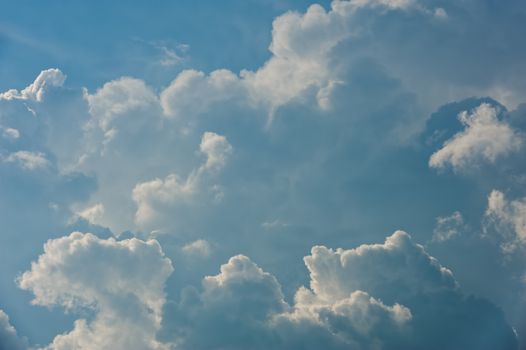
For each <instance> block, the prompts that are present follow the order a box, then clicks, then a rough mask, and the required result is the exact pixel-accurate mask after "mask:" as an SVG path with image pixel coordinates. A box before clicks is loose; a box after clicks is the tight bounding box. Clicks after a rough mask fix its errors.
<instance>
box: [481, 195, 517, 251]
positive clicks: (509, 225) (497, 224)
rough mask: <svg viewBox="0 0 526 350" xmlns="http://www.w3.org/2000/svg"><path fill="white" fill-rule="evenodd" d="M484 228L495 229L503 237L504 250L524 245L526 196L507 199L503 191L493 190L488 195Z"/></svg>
mask: <svg viewBox="0 0 526 350" xmlns="http://www.w3.org/2000/svg"><path fill="white" fill-rule="evenodd" d="M485 217H486V222H485V229H486V231H488V230H489V229H490V228H491V227H493V228H495V229H496V232H497V234H498V235H500V236H501V237H502V239H503V242H502V244H501V247H502V249H503V250H504V251H505V252H511V251H514V250H515V249H517V248H519V247H521V246H525V245H526V197H524V198H519V199H516V200H511V201H510V200H508V199H506V196H505V195H504V193H502V192H500V191H497V190H493V191H491V193H490V195H489V197H488V207H487V209H486V214H485Z"/></svg>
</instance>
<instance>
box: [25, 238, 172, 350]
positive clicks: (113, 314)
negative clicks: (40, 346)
mask: <svg viewBox="0 0 526 350" xmlns="http://www.w3.org/2000/svg"><path fill="white" fill-rule="evenodd" d="M172 271H173V268H172V265H171V262H170V260H169V259H168V258H166V257H165V256H164V254H163V252H162V250H161V247H160V246H159V244H158V243H157V241H155V240H150V241H141V240H138V239H129V240H123V241H116V240H115V239H111V238H110V239H100V238H98V237H96V236H94V235H92V234H90V233H87V234H83V233H80V232H74V233H72V234H70V235H69V236H65V237H62V238H57V239H52V240H49V241H48V242H47V243H46V244H45V245H44V253H43V254H42V255H41V256H40V257H39V258H38V260H37V261H36V262H33V263H32V265H31V269H30V270H29V271H26V272H24V273H23V274H22V275H21V276H20V277H19V279H18V283H19V286H20V287H21V288H22V289H25V290H29V291H31V292H33V294H34V295H35V298H34V299H33V301H32V303H33V304H35V305H42V306H53V305H60V306H63V307H64V308H66V309H67V310H70V311H73V312H75V311H78V310H79V309H88V310H93V311H94V312H95V317H94V318H93V319H92V320H90V321H88V320H85V319H79V320H77V321H76V322H75V326H74V328H73V330H72V331H71V332H69V333H66V334H62V335H58V336H56V337H55V339H54V340H53V343H52V344H51V345H50V346H49V348H50V349H54V350H63V349H64V350H66V349H86V350H90V349H93V350H95V349H122V350H124V349H137V350H139V349H140V350H144V349H163V346H161V345H160V344H159V343H158V342H157V341H156V340H155V334H156V332H157V330H158V328H159V325H160V322H161V309H162V307H163V305H164V302H165V295H164V284H165V282H166V279H167V278H168V276H169V275H170V274H171V273H172Z"/></svg>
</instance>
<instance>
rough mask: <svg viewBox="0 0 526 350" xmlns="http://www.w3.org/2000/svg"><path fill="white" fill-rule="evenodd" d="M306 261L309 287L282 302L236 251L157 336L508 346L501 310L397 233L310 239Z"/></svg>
mask: <svg viewBox="0 0 526 350" xmlns="http://www.w3.org/2000/svg"><path fill="white" fill-rule="evenodd" d="M305 264H306V266H307V268H308V270H309V272H310V289H308V288H305V287H301V288H299V289H298V291H297V293H296V296H295V298H294V304H293V305H289V304H288V303H287V302H286V301H285V299H284V295H283V293H282V291H281V285H280V284H279V282H278V281H277V279H276V278H275V277H274V276H272V275H271V274H269V273H267V272H265V271H263V270H262V269H261V268H260V267H258V266H257V265H256V264H255V263H254V262H252V261H251V260H250V259H249V258H248V257H246V256H243V255H238V256H234V257H232V258H230V259H229V261H228V262H227V263H225V264H223V265H222V266H221V269H220V273H219V274H217V275H215V276H208V277H205V278H204V279H203V281H202V288H201V290H197V289H195V288H193V287H190V288H187V289H186V290H184V291H183V295H182V297H181V301H180V302H179V303H177V304H171V306H170V307H169V308H168V309H167V310H166V311H165V318H164V320H163V322H164V328H165V329H164V331H163V334H170V336H171V337H169V339H170V340H171V341H173V342H174V343H176V344H179V346H180V348H181V349H224V348H228V349H246V348H251V349H266V348H267V349H268V348H273V349H318V348H320V346H323V348H325V349H345V348H349V347H352V348H356V349H372V348H375V349H400V348H429V349H444V348H447V349H456V348H477V349H478V348H480V349H494V348H502V349H514V348H515V347H516V339H515V335H514V333H513V331H512V329H511V327H509V326H508V325H507V324H506V323H505V321H504V319H503V316H502V314H501V313H500V312H499V311H498V310H497V309H496V308H495V307H494V306H493V305H491V304H490V303H488V302H486V301H483V300H477V299H473V298H465V297H464V296H462V294H461V293H460V290H459V288H458V286H457V283H456V281H455V280H454V278H453V276H452V273H451V272H450V271H449V270H447V269H446V268H444V267H442V266H441V265H440V264H439V263H438V261H437V260H436V259H434V258H433V257H431V256H430V255H428V254H427V252H426V251H425V250H424V249H423V247H422V246H420V245H418V244H416V243H414V242H413V241H412V240H411V238H410V236H409V235H408V234H406V233H404V232H401V231H397V232H395V233H394V234H393V235H392V236H390V237H388V238H387V239H386V241H385V243H384V244H371V245H362V246H359V247H358V248H355V249H351V250H343V249H337V250H336V251H334V250H330V249H327V248H325V247H319V246H318V247H313V248H312V253H311V255H309V256H307V257H305ZM386 301H387V302H386ZM448 325H451V327H449V326H448ZM437 328H440V329H441V332H436V329H437ZM204 333H206V334H207V336H206V337H203V336H202V335H203V334H204ZM481 334H484V335H483V336H481ZM322 344H323V345H322Z"/></svg>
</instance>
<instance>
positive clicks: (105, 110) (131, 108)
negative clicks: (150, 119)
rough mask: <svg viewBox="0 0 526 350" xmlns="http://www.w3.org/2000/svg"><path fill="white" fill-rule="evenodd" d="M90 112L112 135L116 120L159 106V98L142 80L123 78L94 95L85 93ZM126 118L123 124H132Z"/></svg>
mask: <svg viewBox="0 0 526 350" xmlns="http://www.w3.org/2000/svg"><path fill="white" fill-rule="evenodd" d="M84 96H85V98H86V100H87V101H88V104H89V111H90V113H91V115H92V116H93V118H94V120H95V121H96V122H97V123H98V125H99V126H100V128H101V129H102V130H103V131H104V132H105V133H109V135H110V134H111V130H113V128H114V127H115V126H114V124H115V119H116V118H119V117H124V118H125V117H126V115H127V114H130V112H136V111H137V110H139V111H143V112H144V111H147V110H149V109H150V108H152V106H155V105H157V104H158V100H157V96H156V95H155V93H154V92H153V91H152V89H151V88H150V87H148V86H147V85H146V84H145V83H144V82H143V81H142V80H139V79H134V78H129V77H122V78H119V79H117V80H113V81H111V82H108V83H106V84H104V86H103V87H102V88H100V89H98V90H97V91H96V92H95V93H94V94H89V93H88V92H87V91H85V94H84ZM129 119H130V118H125V120H124V121H122V122H121V123H120V124H121V125H122V123H130V120H129Z"/></svg>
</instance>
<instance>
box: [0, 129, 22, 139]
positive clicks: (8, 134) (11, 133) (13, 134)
mask: <svg viewBox="0 0 526 350" xmlns="http://www.w3.org/2000/svg"><path fill="white" fill-rule="evenodd" d="M0 131H1V132H2V137H3V138H5V139H8V140H11V141H14V140H16V139H18V138H20V131H18V130H17V129H15V128H5V127H3V126H0Z"/></svg>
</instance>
